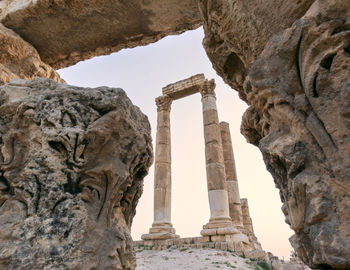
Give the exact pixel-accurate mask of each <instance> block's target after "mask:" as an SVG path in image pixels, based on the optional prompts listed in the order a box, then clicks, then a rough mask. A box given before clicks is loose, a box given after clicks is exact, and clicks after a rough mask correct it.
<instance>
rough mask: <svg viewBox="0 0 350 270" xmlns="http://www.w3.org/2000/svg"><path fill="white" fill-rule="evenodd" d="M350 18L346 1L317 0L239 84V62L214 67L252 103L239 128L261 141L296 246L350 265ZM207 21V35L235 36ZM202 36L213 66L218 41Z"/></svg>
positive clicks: (317, 263)
mask: <svg viewBox="0 0 350 270" xmlns="http://www.w3.org/2000/svg"><path fill="white" fill-rule="evenodd" d="M271 2H273V1H271ZM288 2H291V1H288ZM202 4H203V3H202ZM202 10H203V8H202ZM215 12H216V14H220V12H219V11H218V10H216V11H211V10H210V8H209V11H208V14H213V13H214V14H215ZM241 16H242V18H245V14H241ZM209 18H210V17H209ZM233 18H234V16H233ZM349 18H350V2H348V1H341V0H322V1H316V2H315V3H314V4H313V5H312V6H311V7H310V9H309V10H308V12H307V13H306V14H305V15H304V16H303V17H302V18H300V19H298V20H296V21H295V22H294V24H293V25H292V26H291V27H289V28H287V29H286V30H284V31H282V32H281V33H280V34H278V35H275V36H273V37H271V38H270V39H269V41H268V43H267V44H266V45H265V48H264V50H263V51H262V52H261V54H260V55H259V57H258V58H257V59H256V60H255V61H254V63H253V64H252V65H251V67H250V68H249V70H245V71H244V73H241V74H242V77H241V83H237V82H235V80H236V78H237V77H234V76H231V75H232V74H231V73H230V72H231V71H232V70H235V69H236V71H241V69H240V66H239V65H237V62H235V61H233V62H232V63H230V62H228V63H226V64H227V66H226V69H220V68H218V69H217V71H218V73H219V74H220V75H222V76H223V77H224V78H225V79H226V80H227V81H228V82H230V84H231V85H232V86H235V85H242V86H241V87H240V88H239V89H238V90H239V91H240V95H241V97H242V98H244V99H245V100H246V101H247V103H248V104H249V105H250V107H249V108H248V110H247V111H246V113H245V115H244V116H243V122H242V127H241V130H242V133H243V134H244V136H245V137H246V138H247V140H248V141H249V142H250V143H252V144H255V145H257V146H258V147H259V148H260V150H261V152H262V153H263V157H264V161H265V163H266V166H267V168H268V170H269V171H270V172H271V173H272V175H273V177H274V180H275V183H276V186H277V187H278V188H279V189H280V196H281V200H282V202H283V207H282V210H283V212H284V214H285V216H286V222H287V223H288V224H290V227H291V228H292V229H293V230H294V232H295V235H294V236H293V237H291V239H290V240H291V243H292V245H293V247H294V248H295V250H296V251H297V253H298V255H299V256H300V257H301V258H302V260H303V261H304V262H306V263H307V264H308V265H310V266H311V267H315V268H325V269H330V268H334V269H349V268H350V234H349V228H350V182H349V179H350V69H349V66H350V19H349ZM204 19H206V17H205V16H204ZM283 19H284V18H283ZM208 20H209V19H208ZM227 20H228V19H227ZM227 20H226V22H227ZM267 20H268V19H267ZM286 20H288V18H286ZM209 21H210V20H209ZM217 21H218V22H220V20H217ZM209 24H210V23H209V22H208V23H207V22H206V23H205V25H207V27H206V36H207V37H208V36H209V37H210V36H214V35H221V36H223V37H224V41H225V42H226V43H229V42H232V40H231V39H230V27H229V26H227V28H225V32H221V31H222V30H221V28H217V29H219V30H218V32H215V29H214V28H213V27H211V28H208V26H209ZM228 25H229V24H228ZM231 25H232V24H231ZM263 33H264V32H262V33H261V35H263ZM259 36H260V34H259ZM207 37H206V39H207ZM206 39H205V42H204V45H205V48H206V49H207V51H208V54H209V56H210V57H211V60H212V61H213V62H214V67H217V66H220V65H221V63H222V59H221V58H217V59H216V58H215V57H213V55H212V54H211V53H212V52H213V51H215V50H216V52H218V53H220V45H219V44H217V43H215V42H213V43H208V42H206ZM226 53H227V52H226ZM232 53H236V52H235V51H232ZM246 57H250V56H246ZM241 59H242V58H241ZM236 71H235V72H234V74H237V72H236ZM230 76H231V77H230Z"/></svg>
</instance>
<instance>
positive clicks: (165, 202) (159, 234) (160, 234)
mask: <svg viewBox="0 0 350 270" xmlns="http://www.w3.org/2000/svg"><path fill="white" fill-rule="evenodd" d="M171 103H172V99H171V98H170V97H169V96H168V95H163V96H160V97H158V98H156V104H157V111H158V118H157V136H156V151H155V152H156V153H155V169H154V216H153V224H152V228H150V231H149V234H144V235H142V236H141V238H142V239H144V240H158V239H170V238H176V237H178V236H177V235H176V234H175V229H174V228H173V226H172V224H171V142H170V107H171Z"/></svg>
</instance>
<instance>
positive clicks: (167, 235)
mask: <svg viewBox="0 0 350 270" xmlns="http://www.w3.org/2000/svg"><path fill="white" fill-rule="evenodd" d="M179 237H180V236H179V235H177V234H175V229H174V228H173V225H172V224H171V223H168V222H162V223H153V224H152V228H150V229H149V233H148V234H143V235H141V239H142V240H165V239H174V238H179Z"/></svg>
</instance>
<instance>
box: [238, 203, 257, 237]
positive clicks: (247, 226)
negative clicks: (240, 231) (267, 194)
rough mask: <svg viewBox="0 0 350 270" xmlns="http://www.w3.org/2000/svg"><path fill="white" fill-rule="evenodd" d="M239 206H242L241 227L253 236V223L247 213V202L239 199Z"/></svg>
mask: <svg viewBox="0 0 350 270" xmlns="http://www.w3.org/2000/svg"><path fill="white" fill-rule="evenodd" d="M241 206H242V216H243V226H244V228H245V230H246V231H247V233H248V234H253V235H254V229H253V222H252V219H251V217H250V213H249V207H248V200H247V199H241Z"/></svg>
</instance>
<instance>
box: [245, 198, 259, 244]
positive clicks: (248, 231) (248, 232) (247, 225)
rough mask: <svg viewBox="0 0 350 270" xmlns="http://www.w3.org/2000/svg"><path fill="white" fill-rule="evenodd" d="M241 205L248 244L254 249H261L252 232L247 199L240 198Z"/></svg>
mask: <svg viewBox="0 0 350 270" xmlns="http://www.w3.org/2000/svg"><path fill="white" fill-rule="evenodd" d="M241 207H242V218H243V227H244V233H245V234H246V235H247V236H248V238H249V242H250V246H251V247H252V248H254V249H255V250H262V247H261V244H260V243H259V241H258V238H257V237H256V236H255V233H254V229H253V222H252V218H251V217H250V213H249V206H248V200H247V199H241Z"/></svg>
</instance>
